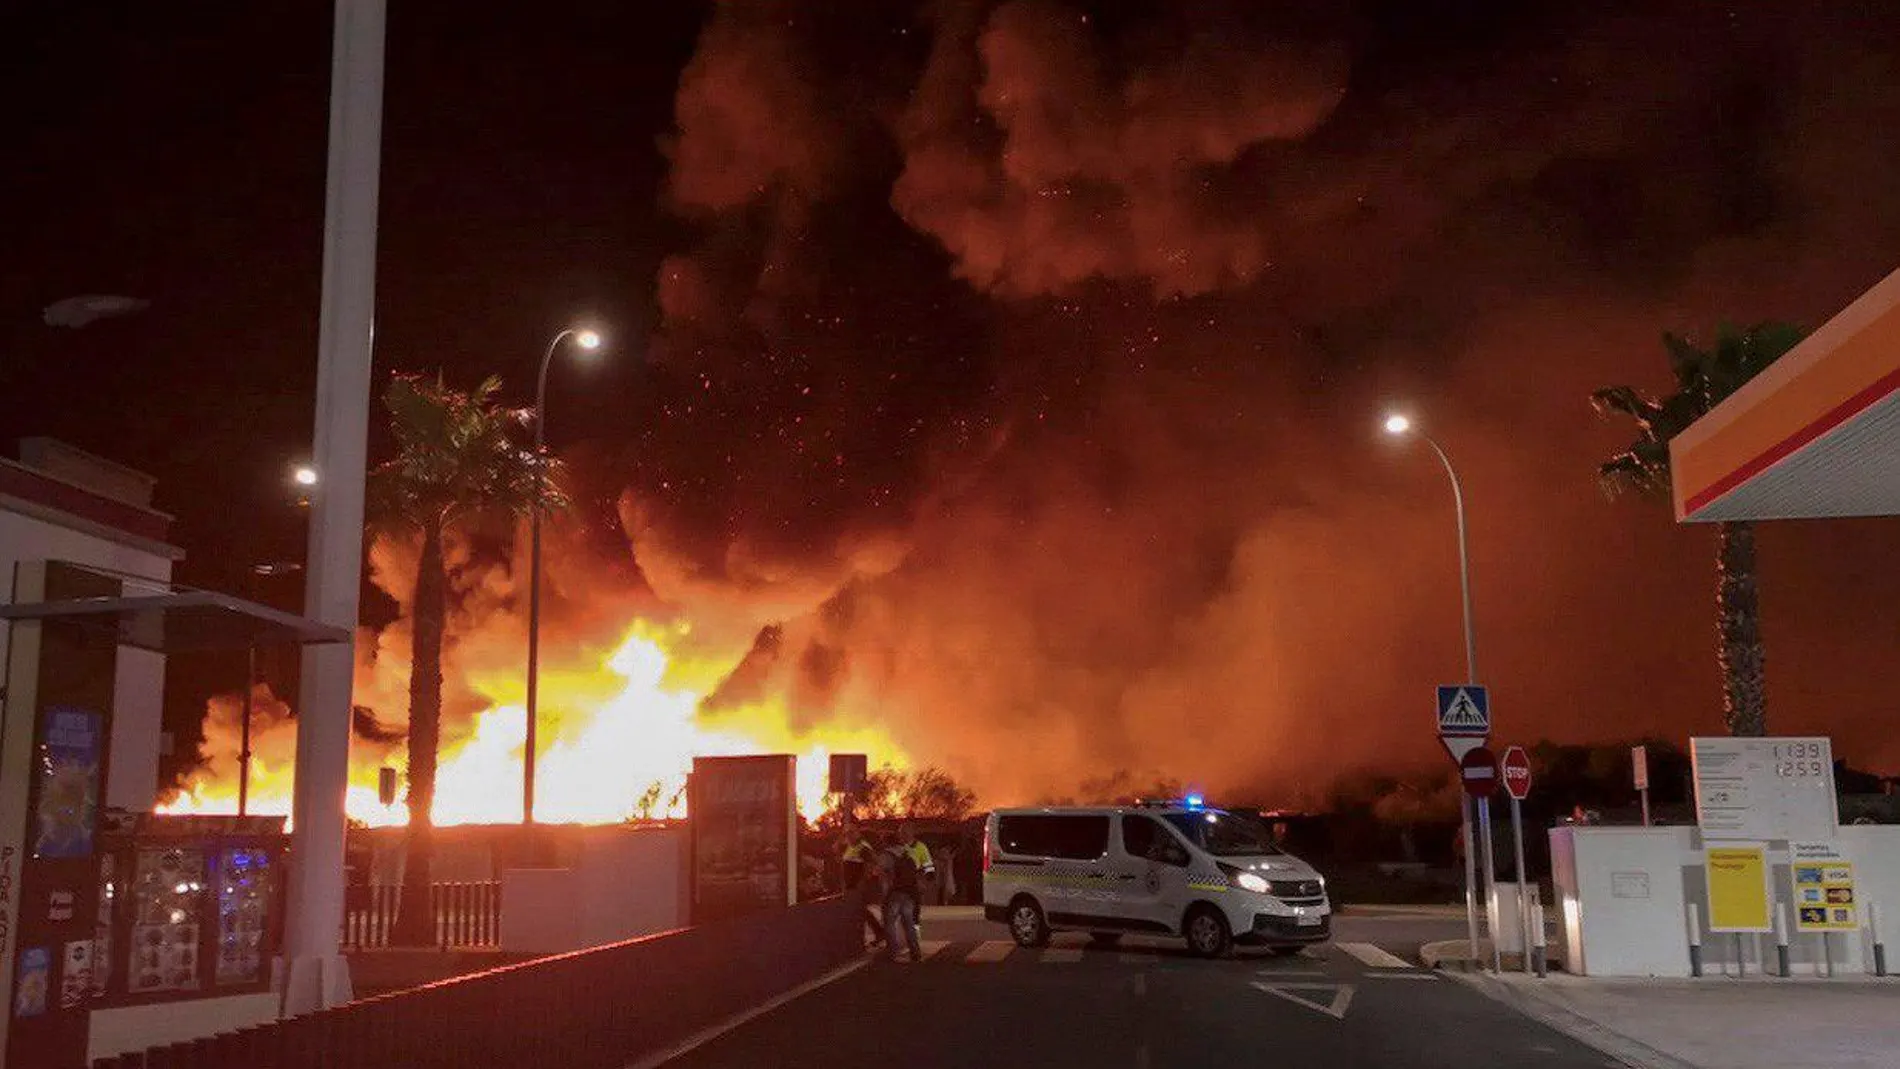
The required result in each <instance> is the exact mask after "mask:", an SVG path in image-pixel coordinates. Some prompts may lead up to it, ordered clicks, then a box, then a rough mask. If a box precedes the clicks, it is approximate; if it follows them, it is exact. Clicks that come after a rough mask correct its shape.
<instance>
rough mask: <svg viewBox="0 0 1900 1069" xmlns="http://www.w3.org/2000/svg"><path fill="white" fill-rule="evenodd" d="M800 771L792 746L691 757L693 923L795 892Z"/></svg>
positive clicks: (782, 902) (777, 903) (767, 905)
mask: <svg viewBox="0 0 1900 1069" xmlns="http://www.w3.org/2000/svg"><path fill="white" fill-rule="evenodd" d="M796 774H797V759H796V758H794V757H792V756H791V755H790V754H770V755H766V756H760V757H696V758H694V759H693V775H692V780H691V783H690V784H689V786H688V791H687V816H688V817H689V818H690V821H691V826H692V838H693V923H694V924H705V923H708V922H711V921H718V920H723V919H726V918H729V917H738V916H743V915H745V914H747V913H754V912H758V911H760V910H765V909H773V908H777V907H783V906H787V905H790V904H792V903H793V902H795V901H796V900H797V888H798V884H797V878H798V854H797V849H798V806H797V792H796Z"/></svg>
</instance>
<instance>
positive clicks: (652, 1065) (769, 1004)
mask: <svg viewBox="0 0 1900 1069" xmlns="http://www.w3.org/2000/svg"><path fill="white" fill-rule="evenodd" d="M870 963H871V959H870V958H859V959H858V960H857V961H854V962H852V963H851V964H849V965H845V966H842V967H840V968H837V969H833V970H831V971H830V972H828V973H826V974H825V975H823V976H820V977H819V978H818V979H816V980H813V981H811V982H809V983H805V984H800V985H799V986H797V987H795V988H792V989H791V990H790V991H787V992H785V993H784V994H782V995H778V996H776V997H774V998H769V999H767V1000H765V1001H764V1002H761V1003H759V1004H758V1005H757V1006H754V1007H752V1008H751V1009H749V1010H747V1011H745V1012H744V1013H741V1014H739V1015H738V1016H736V1017H732V1018H730V1019H728V1020H725V1021H721V1022H720V1023H718V1024H716V1025H713V1026H712V1027H711V1028H707V1029H703V1030H701V1031H698V1032H695V1033H693V1034H692V1035H690V1036H688V1037H686V1038H685V1039H683V1040H681V1041H680V1042H678V1043H675V1044H674V1045H673V1046H671V1047H668V1048H667V1049H666V1050H663V1051H661V1052H660V1053H658V1054H650V1055H648V1056H646V1057H645V1058H642V1059H640V1060H639V1061H636V1062H629V1063H627V1065H626V1069H658V1067H659V1066H662V1065H665V1064H666V1063H667V1062H670V1061H672V1060H673V1059H675V1058H679V1057H683V1056H684V1055H687V1054H690V1053H692V1052H693V1051H695V1050H698V1049H699V1048H700V1047H703V1046H705V1045H706V1044H708V1043H711V1042H712V1041H713V1040H715V1039H718V1038H719V1037H720V1036H723V1035H725V1034H726V1033H727V1032H730V1031H732V1030H733V1029H735V1028H738V1027H739V1026H740V1025H743V1024H746V1023H748V1022H750V1021H753V1020H756V1019H758V1018H760V1017H763V1016H765V1015H766V1014H768V1013H771V1012H772V1011H773V1010H776V1009H778V1008H779V1007H780V1006H783V1005H785V1004H786V1003H788V1002H792V1001H794V1000H796V999H798V998H801V997H803V996H805V995H809V994H811V993H812V992H813V991H816V990H818V989H819V988H821V987H823V986H825V985H826V984H828V983H831V982H832V981H834V980H842V979H844V978H845V977H847V976H850V975H851V974H852V973H854V972H857V971H858V970H859V969H862V968H864V967H865V966H866V965H869V964H870Z"/></svg>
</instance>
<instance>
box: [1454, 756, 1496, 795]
mask: <svg viewBox="0 0 1900 1069" xmlns="http://www.w3.org/2000/svg"><path fill="white" fill-rule="evenodd" d="M1458 775H1459V777H1460V778H1462V779H1463V780H1464V781H1465V793H1466V794H1468V795H1470V796H1472V797H1473V798H1489V797H1491V792H1492V791H1495V790H1497V789H1498V758H1497V755H1496V754H1494V753H1492V752H1491V751H1490V750H1488V749H1486V748H1485V747H1483V746H1480V747H1478V748H1477V749H1475V750H1473V751H1471V752H1470V753H1468V754H1466V755H1465V756H1464V757H1463V758H1462V759H1460V760H1459V762H1458Z"/></svg>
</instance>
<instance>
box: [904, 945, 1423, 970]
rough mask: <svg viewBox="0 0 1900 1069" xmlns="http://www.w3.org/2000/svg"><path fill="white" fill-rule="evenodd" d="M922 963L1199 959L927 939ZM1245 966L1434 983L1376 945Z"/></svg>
mask: <svg viewBox="0 0 1900 1069" xmlns="http://www.w3.org/2000/svg"><path fill="white" fill-rule="evenodd" d="M918 949H919V950H920V951H921V952H922V955H921V957H922V960H924V961H926V962H932V963H938V964H960V965H1000V964H1004V963H1008V964H1011V965H1022V964H1032V965H1077V964H1082V963H1098V964H1099V963H1105V962H1113V963H1115V964H1118V965H1123V966H1135V967H1141V966H1146V965H1156V964H1169V963H1190V962H1193V961H1194V960H1195V959H1193V958H1192V957H1191V956H1190V955H1189V954H1188V953H1187V952H1186V950H1184V949H1182V948H1181V947H1179V946H1172V945H1166V944H1161V943H1156V944H1154V945H1146V944H1138V945H1124V946H1121V947H1117V948H1114V949H1110V948H1107V947H1096V946H1092V945H1089V944H1076V943H1071V942H1067V941H1063V940H1061V939H1060V937H1058V941H1057V942H1055V943H1053V944H1051V945H1049V946H1046V947H1040V948H1027V947H1019V946H1017V945H1016V944H1015V943H1013V942H1011V941H1009V940H1007V939H985V940H981V941H970V940H962V941H952V940H947V939H926V940H924V941H923V942H922V943H921V944H919V948H918ZM1240 960H1241V961H1242V962H1243V963H1246V964H1250V965H1253V966H1254V967H1256V968H1258V967H1261V966H1265V967H1267V969H1268V970H1270V971H1272V972H1274V973H1276V974H1279V973H1287V974H1288V975H1292V974H1293V972H1295V971H1298V970H1301V969H1309V970H1310V969H1313V968H1317V967H1319V966H1322V965H1327V964H1333V963H1345V962H1348V961H1350V962H1352V963H1355V964H1356V965H1358V966H1361V967H1363V968H1364V969H1367V970H1370V971H1371V973H1372V975H1374V976H1384V977H1388V978H1391V979H1401V978H1412V979H1431V978H1432V974H1431V973H1430V972H1429V971H1426V970H1422V969H1420V968H1419V967H1418V966H1417V965H1414V964H1413V963H1411V962H1409V961H1406V960H1405V959H1404V958H1401V957H1399V956H1398V955H1397V954H1394V953H1392V952H1391V951H1389V950H1386V949H1384V948H1383V947H1380V946H1377V945H1375V944H1372V943H1329V944H1323V945H1320V946H1314V947H1308V948H1306V949H1305V950H1304V951H1302V952H1301V953H1300V955H1299V956H1297V957H1293V958H1291V959H1281V958H1265V957H1261V956H1260V955H1259V954H1258V952H1252V953H1249V952H1247V951H1244V950H1243V951H1242V952H1241V953H1240Z"/></svg>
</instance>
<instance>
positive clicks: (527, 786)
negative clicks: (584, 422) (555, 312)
mask: <svg viewBox="0 0 1900 1069" xmlns="http://www.w3.org/2000/svg"><path fill="white" fill-rule="evenodd" d="M569 338H572V339H573V340H574V344H575V345H578V346H579V347H580V348H582V349H584V350H586V351H588V352H592V351H594V350H595V349H598V348H600V335H599V334H596V333H595V332H593V331H591V330H579V329H576V328H573V327H569V328H568V329H566V330H563V331H561V332H560V333H559V334H556V335H555V336H554V337H553V339H551V340H550V341H549V342H548V348H547V352H545V353H543V354H542V355H541V371H540V374H539V375H537V376H536V378H535V386H534V465H535V467H534V488H535V500H534V501H533V502H532V503H531V504H530V505H529V507H528V701H527V730H526V737H525V738H524V739H523V740H522V756H521V822H522V823H523V824H533V823H534V751H535V738H536V735H537V734H538V730H537V729H538V728H539V721H540V693H541V496H542V494H543V493H545V492H546V489H547V486H546V480H547V471H548V468H547V449H546V446H547V418H546V417H547V407H548V365H550V364H552V363H554V354H555V353H557V352H559V351H560V350H561V343H563V342H565V341H567V340H568V339H569Z"/></svg>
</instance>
